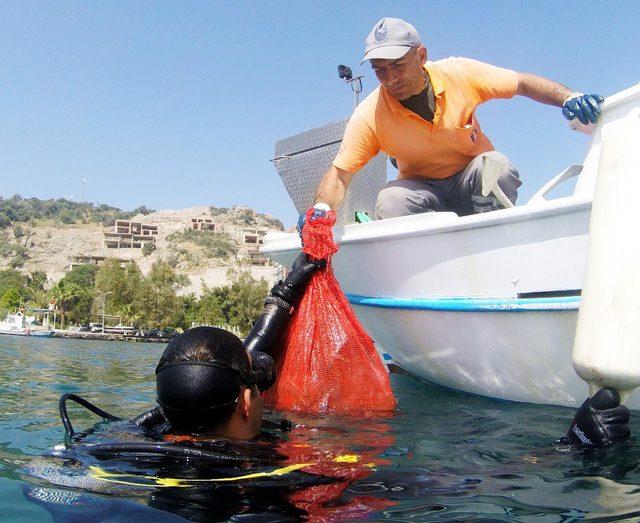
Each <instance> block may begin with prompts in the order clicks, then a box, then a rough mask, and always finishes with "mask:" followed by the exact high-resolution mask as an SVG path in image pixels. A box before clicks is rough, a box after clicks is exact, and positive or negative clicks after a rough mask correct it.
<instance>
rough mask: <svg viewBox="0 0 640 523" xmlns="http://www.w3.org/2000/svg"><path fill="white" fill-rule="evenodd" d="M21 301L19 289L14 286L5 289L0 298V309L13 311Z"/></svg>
mask: <svg viewBox="0 0 640 523" xmlns="http://www.w3.org/2000/svg"><path fill="white" fill-rule="evenodd" d="M21 303H22V296H21V294H20V291H19V290H18V289H16V288H12V289H7V291H6V292H5V293H4V294H3V295H2V297H1V298H0V309H4V310H6V311H12V312H15V311H16V310H17V309H18V308H19V307H20V304H21Z"/></svg>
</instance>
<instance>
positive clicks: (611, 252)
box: [573, 107, 640, 401]
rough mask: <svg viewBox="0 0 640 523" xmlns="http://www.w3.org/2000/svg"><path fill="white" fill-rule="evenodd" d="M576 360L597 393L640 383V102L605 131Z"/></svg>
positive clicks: (626, 389) (578, 369)
mask: <svg viewBox="0 0 640 523" xmlns="http://www.w3.org/2000/svg"><path fill="white" fill-rule="evenodd" d="M573 366H574V368H575V370H576V372H577V373H578V375H579V376H580V377H581V378H582V379H584V380H585V381H586V382H587V383H589V392H590V394H591V395H592V396H593V394H595V393H596V392H597V391H598V390H600V389H601V388H603V387H607V386H608V387H613V388H615V389H616V390H617V391H618V392H619V393H620V396H621V397H622V400H623V401H625V400H626V398H627V397H628V395H629V394H630V393H631V392H632V391H633V389H635V388H636V387H637V386H638V385H640V107H635V108H633V109H631V111H630V112H629V114H628V115H627V116H626V117H624V118H621V119H620V120H619V121H617V122H615V124H614V125H612V126H611V128H610V129H606V133H605V131H604V130H603V137H602V145H601V152H600V162H599V166H598V176H597V180H596V185H595V192H594V198H593V208H592V212H591V221H590V229H589V254H588V262H587V272H586V277H585V282H584V286H583V293H582V302H581V305H580V314H579V317H578V326H577V331H576V338H575V344H574V348H573Z"/></svg>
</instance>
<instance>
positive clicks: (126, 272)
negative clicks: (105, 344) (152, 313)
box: [95, 259, 142, 323]
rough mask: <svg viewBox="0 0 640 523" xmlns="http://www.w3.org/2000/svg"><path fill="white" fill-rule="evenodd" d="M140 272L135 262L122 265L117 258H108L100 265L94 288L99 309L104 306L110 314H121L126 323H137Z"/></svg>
mask: <svg viewBox="0 0 640 523" xmlns="http://www.w3.org/2000/svg"><path fill="white" fill-rule="evenodd" d="M141 285H142V273H141V272H140V269H139V267H138V266H137V265H136V264H135V263H130V264H127V265H126V266H125V267H122V266H121V264H120V262H119V261H118V260H114V259H108V260H107V261H106V263H105V264H104V265H103V266H102V267H100V269H99V270H98V272H97V274H96V278H95V290H96V293H97V294H98V295H101V298H99V299H98V302H99V307H100V310H102V305H103V300H105V301H104V308H105V310H107V311H108V312H109V313H110V314H117V315H119V316H122V318H123V321H125V322H127V323H132V322H133V323H137V321H138V318H139V316H140V309H139V308H138V305H139V303H140V301H141V300H139V299H138V295H139V293H140V292H141Z"/></svg>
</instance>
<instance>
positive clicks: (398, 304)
mask: <svg viewBox="0 0 640 523" xmlns="http://www.w3.org/2000/svg"><path fill="white" fill-rule="evenodd" d="M347 299H348V300H349V303H351V304H353V305H362V306H364V307H379V308H383V309H403V310H410V311H421V310H425V311H460V312H531V311H563V310H578V308H579V306H580V296H556V297H550V298H374V297H370V296H359V295H357V294H347Z"/></svg>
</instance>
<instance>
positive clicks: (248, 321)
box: [223, 271, 269, 336]
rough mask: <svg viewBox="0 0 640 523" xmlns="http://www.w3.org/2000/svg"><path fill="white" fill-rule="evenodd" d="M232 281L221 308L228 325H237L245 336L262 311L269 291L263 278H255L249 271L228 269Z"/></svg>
mask: <svg viewBox="0 0 640 523" xmlns="http://www.w3.org/2000/svg"><path fill="white" fill-rule="evenodd" d="M229 275H230V277H231V279H232V283H231V285H230V286H229V287H228V293H227V294H226V296H225V303H224V304H223V308H224V309H226V310H225V316H226V319H227V323H229V325H231V326H234V327H238V328H239V329H240V331H241V332H242V334H243V335H244V336H246V335H247V334H248V333H249V330H251V326H252V325H253V323H254V322H255V321H256V319H257V318H258V316H259V315H260V313H261V312H262V308H263V303H264V300H265V298H266V297H267V294H268V292H269V284H268V283H267V281H266V280H265V279H264V278H260V280H256V279H255V278H254V277H253V276H251V273H250V272H249V271H230V273H229Z"/></svg>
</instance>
